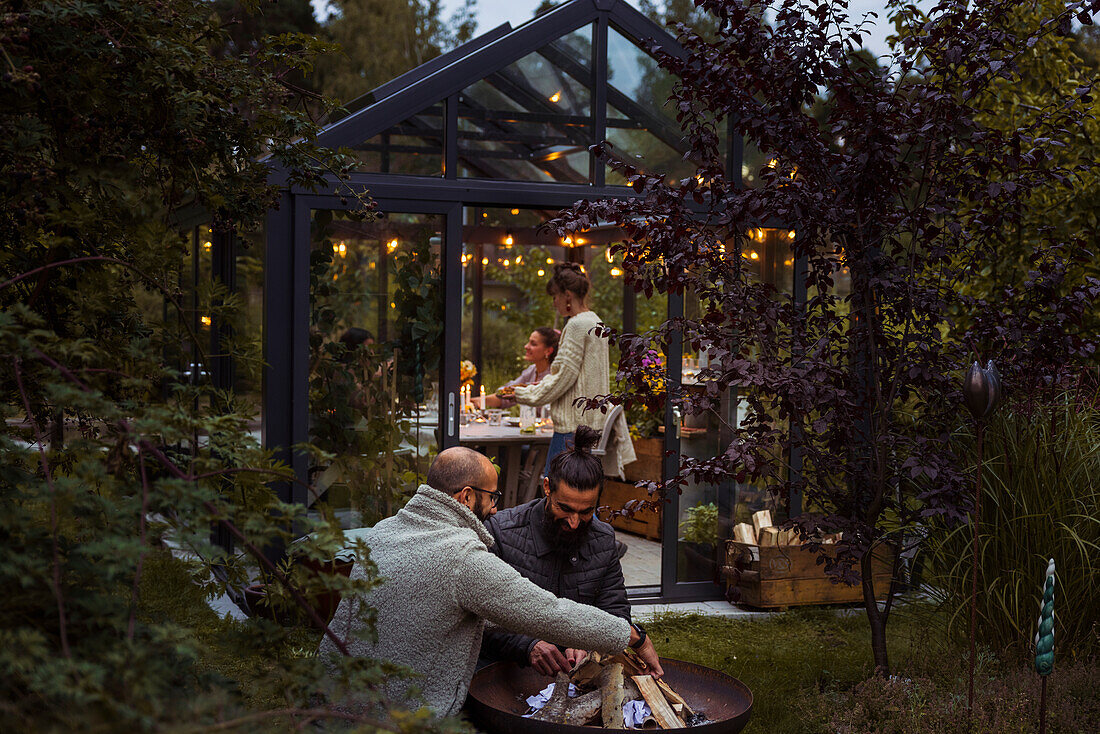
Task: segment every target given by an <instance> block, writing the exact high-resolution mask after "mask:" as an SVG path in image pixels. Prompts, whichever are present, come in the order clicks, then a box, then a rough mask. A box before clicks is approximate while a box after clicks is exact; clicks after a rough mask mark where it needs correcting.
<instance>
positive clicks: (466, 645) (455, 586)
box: [320, 485, 630, 715]
mask: <svg viewBox="0 0 1100 734" xmlns="http://www.w3.org/2000/svg"><path fill="white" fill-rule="evenodd" d="M363 538H364V540H365V541H366V543H367V545H368V546H369V547H370V551H371V559H372V560H373V561H374V563H375V565H376V566H377V567H378V575H379V576H380V577H382V578H383V579H384V581H383V583H382V584H381V585H379V586H378V587H376V588H375V589H372V590H371V591H370V592H369V593H368V594H367V595H366V598H360V597H353V598H347V599H344V600H342V601H341V602H340V606H339V607H338V608H337V609H336V615H335V617H334V618H333V620H332V623H331V625H330V626H331V627H332V630H333V631H334V632H335V633H336V634H338V635H340V636H341V637H345V638H346V637H348V636H349V633H351V632H353V631H354V630H356V629H358V628H359V627H360V623H359V620H358V611H359V605H360V603H362V602H366V603H367V604H368V605H369V606H371V607H373V608H374V609H375V610H376V611H377V623H376V630H377V632H378V642H377V643H376V644H371V643H370V642H369V641H368V640H364V639H358V638H351V639H348V640H347V643H348V646H349V648H350V649H351V652H352V654H354V655H362V656H370V657H373V658H375V659H381V660H389V661H391V662H393V663H397V664H399V665H403V666H405V667H407V668H410V669H412V670H413V671H414V672H415V673H416V674H417V678H415V679H413V680H408V679H402V678H392V679H390V680H388V681H387V683H386V686H385V693H386V695H387V696H388V697H389V698H390V699H391V700H393V701H394V702H395V703H399V702H403V701H406V700H408V699H409V692H410V691H409V689H410V688H411V687H417V688H419V689H420V691H421V692H422V693H423V696H424V700H425V701H426V702H427V704H428V706H429V707H430V708H431V709H432V710H433V711H435V712H436V713H437V714H440V715H449V714H454V713H457V712H458V710H459V709H460V708H461V707H462V704H463V702H464V701H465V700H466V691H467V689H468V688H469V685H470V679H471V678H472V677H473V675H474V668H475V666H476V665H477V657H478V652H479V650H480V649H481V635H482V631H483V628H484V626H485V622H486V620H488V621H489V622H492V623H494V624H496V625H499V626H502V627H506V628H508V629H511V630H516V631H518V632H522V633H524V634H528V635H532V636H535V637H538V638H540V639H544V640H547V641H549V642H553V643H555V644H559V645H564V646H566V647H573V648H577V649H582V650H598V651H600V652H613V651H620V650H622V649H623V647H625V646H626V644H627V642H628V641H629V640H630V625H629V624H628V623H627V621H626V620H625V619H622V618H621V617H616V616H613V615H611V614H608V613H607V612H604V611H601V610H599V609H597V608H595V607H590V606H586V605H583V604H578V603H576V602H573V601H569V600H568V599H559V598H557V597H556V596H554V595H553V594H551V593H550V592H548V591H545V590H543V589H541V588H539V587H538V586H536V585H535V584H533V583H532V582H530V581H528V580H527V579H525V578H523V576H521V575H520V573H519V572H518V571H516V570H515V569H514V568H512V567H511V566H509V565H508V564H507V563H505V562H504V561H502V560H501V559H500V558H498V557H497V556H495V555H494V554H492V553H490V552H489V546H490V545H492V543H493V536H492V535H490V534H489V531H488V530H487V529H486V528H485V525H484V524H482V522H481V521H480V520H478V519H477V517H476V516H475V515H474V514H473V512H471V511H470V509H469V508H467V507H466V506H465V505H462V504H461V503H459V502H458V501H456V500H455V499H454V498H453V497H451V496H450V495H447V494H444V493H443V492H439V491H437V490H435V489H432V488H431V487H429V486H427V485H421V486H420V488H419V489H418V490H417V492H416V494H415V495H413V498H412V499H411V500H409V502H408V504H407V505H405V507H404V509H402V510H401V511H400V512H398V513H397V514H396V515H394V516H393V517H389V518H386V519H385V520H382V521H381V522H379V523H378V524H377V525H375V526H374V527H373V528H371V529H370V530H369V531H367V532H366V533H365V534H364V535H363ZM363 576H364V572H363V569H362V568H360V567H359V566H358V565H357V566H356V567H355V569H353V571H352V577H353V578H362V577H363ZM320 653H321V655H322V657H328V656H331V655H339V654H340V653H339V652H338V651H337V650H336V646H335V645H333V644H332V642H331V641H330V640H329V639H328V638H327V637H326V638H324V639H323V640H322V642H321V648H320ZM409 702H410V703H411V705H412V706H413V708H417V707H418V705H417V703H416V702H415V700H411V701H409Z"/></svg>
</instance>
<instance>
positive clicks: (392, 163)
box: [352, 103, 445, 176]
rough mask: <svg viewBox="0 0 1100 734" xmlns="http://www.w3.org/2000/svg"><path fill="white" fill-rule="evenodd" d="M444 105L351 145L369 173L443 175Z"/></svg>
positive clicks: (423, 111) (420, 113) (360, 167)
mask: <svg viewBox="0 0 1100 734" xmlns="http://www.w3.org/2000/svg"><path fill="white" fill-rule="evenodd" d="M443 110H444V104H443V103H440V104H436V105H432V106H431V107H428V108H426V109H424V110H422V111H421V112H419V113H418V114H415V115H413V116H412V117H410V118H408V119H407V120H405V121H404V122H401V123H398V124H397V125H394V126H393V127H391V128H390V129H389V130H386V131H385V132H383V133H380V134H378V135H375V136H374V137H373V138H370V139H368V140H367V141H365V142H362V143H359V144H358V145H354V146H352V149H353V150H354V151H355V152H356V154H357V155H358V156H359V159H360V161H361V164H360V165H359V166H358V167H357V170H359V171H363V172H367V173H399V174H408V175H417V176H442V175H443V136H444V120H445V116H444V114H443Z"/></svg>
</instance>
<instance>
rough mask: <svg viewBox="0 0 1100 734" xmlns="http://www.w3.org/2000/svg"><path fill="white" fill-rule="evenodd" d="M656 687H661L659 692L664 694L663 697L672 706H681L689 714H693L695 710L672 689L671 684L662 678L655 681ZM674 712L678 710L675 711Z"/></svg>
mask: <svg viewBox="0 0 1100 734" xmlns="http://www.w3.org/2000/svg"><path fill="white" fill-rule="evenodd" d="M657 687H658V688H660V689H661V693H663V694H665V698H667V699H668V702H669V703H670V704H672V705H673V707H676V706H682V707H684V709H685V710H686V711H687V712H688V715H689V716H694V715H695V712H694V711H693V710H692V709H691V706H688V702H687V701H685V700H684V697H683V696H681V695H680V694H679V693H677V692H676V691H674V690H672V686H670V685H669V684H668V683H665V681H664V679H663V678H662V679H660V680H658V681H657ZM676 713H680V712H679V711H677V712H676Z"/></svg>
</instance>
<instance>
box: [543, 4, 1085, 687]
mask: <svg viewBox="0 0 1100 734" xmlns="http://www.w3.org/2000/svg"><path fill="white" fill-rule="evenodd" d="M696 4H697V5H698V6H699V7H701V8H703V9H705V10H707V11H708V12H710V13H711V14H713V15H714V16H715V17H716V18H717V19H718V23H717V28H718V31H717V34H716V37H714V38H712V39H711V40H704V39H702V38H700V37H698V36H696V35H694V34H693V33H692V32H691V29H689V28H687V27H684V26H680V27H679V28H678V29H677V30H678V31H679V32H680V34H681V41H682V43H683V44H684V46H685V48H686V49H687V55H686V57H685V58H683V59H678V58H672V57H669V56H665V55H662V54H661V52H660V51H659V50H658V49H656V48H654V49H653V52H654V53H655V54H656V55H657V56H658V57H659V58H661V62H662V65H663V66H665V67H666V68H667V69H669V70H670V71H671V72H673V73H674V74H676V75H677V76H678V77H679V78H680V80H681V82H680V83H679V85H678V86H677V87H676V90H675V92H674V95H673V98H672V99H671V101H670V104H673V105H675V109H676V111H677V115H678V118H679V120H680V122H681V123H682V125H683V127H684V130H685V131H686V135H687V136H688V139H689V140H690V143H691V151H690V153H689V154H688V155H689V156H690V157H692V158H693V159H694V160H696V161H698V162H699V164H700V166H699V171H698V175H697V176H695V177H692V178H687V179H684V180H680V181H675V180H665V179H664V178H663V177H662V176H661V175H660V174H659V173H654V172H646V171H643V170H641V169H639V168H637V167H635V166H633V165H631V164H628V163H624V162H622V161H618V160H616V159H615V155H614V154H615V151H614V150H612V149H610V147H609V146H606V145H605V146H597V147H598V149H599V152H600V153H601V154H603V155H605V156H606V157H607V158H608V159H609V161H610V162H611V165H613V166H614V167H615V168H616V169H617V170H619V171H620V172H621V173H622V174H623V175H624V176H625V177H626V178H627V180H628V181H629V182H630V184H631V186H632V187H633V189H634V190H635V192H636V193H637V194H638V195H639V198H637V199H634V200H631V201H595V202H589V201H582V202H579V203H578V204H577V205H575V206H574V207H573V208H572V209H571V210H570V211H569V212H567V213H566V214H565V215H563V217H562V218H561V219H559V220H557V222H556V226H557V227H558V229H559V231H560V232H561V233H562V234H566V233H574V232H578V231H583V230H585V229H588V228H590V227H593V226H596V224H597V223H599V222H612V223H615V224H617V225H619V226H620V227H621V228H623V230H624V231H625V233H626V240H625V241H624V242H623V243H622V245H621V246H620V250H621V252H622V255H623V259H624V263H625V266H626V270H627V274H628V278H630V282H632V283H633V287H634V288H635V290H636V291H638V292H646V293H649V292H653V291H657V292H664V293H677V294H688V295H692V296H693V297H695V298H697V299H698V302H699V304H700V306H699V309H698V313H697V315H693V316H692V317H685V318H682V319H674V320H670V321H668V322H666V323H665V324H663V325H662V326H661V327H660V328H659V329H658V330H657V331H656V332H654V333H650V334H641V335H633V334H619V333H614V332H612V331H611V330H608V333H609V335H610V336H611V337H612V338H613V339H614V340H616V341H617V342H618V343H619V345H620V347H621V349H622V351H623V357H622V359H621V361H620V378H621V379H623V380H624V381H625V383H626V384H627V385H629V386H630V388H629V390H628V391H627V393H626V394H624V395H617V396H605V397H603V398H601V399H600V400H595V401H591V402H592V403H593V404H597V403H601V402H609V401H611V402H616V401H620V400H626V401H628V402H631V401H641V402H645V403H647V404H648V405H650V406H651V407H653V406H655V405H657V404H658V403H660V402H661V401H663V400H666V399H667V400H671V401H674V403H676V404H677V405H679V406H680V407H681V408H682V410H683V412H684V414H686V415H696V414H701V413H714V414H717V415H719V416H721V415H722V413H721V412H720V410H719V408H720V404H721V398H722V395H723V394H725V393H726V392H727V391H730V390H734V391H736V393H737V395H738V397H739V398H740V399H741V400H743V401H744V404H745V407H746V409H747V413H746V414H745V415H746V417H744V418H743V419H742V420H741V421H740V424H739V425H737V426H735V427H733V428H734V429H735V432H734V436H735V438H734V440H733V441H732V442H731V443H729V444H728V445H726V446H723V447H722V450H721V452H720V453H719V454H718V455H716V456H713V457H709V458H702V459H694V458H683V459H682V460H681V471H680V474H679V476H678V477H676V478H674V479H672V480H670V481H669V482H668V484H667V485H666V486H664V487H662V489H663V491H666V492H668V491H676V490H677V488H678V487H679V486H681V485H683V484H684V483H685V482H686V481H687V480H688V479H695V480H696V481H700V482H707V483H717V482H719V481H729V480H731V479H732V480H735V481H737V482H752V483H754V484H756V485H760V486H766V487H767V488H768V489H770V490H771V491H773V492H775V493H777V495H779V496H781V497H787V496H790V493H792V492H794V493H798V494H800V495H801V496H802V498H803V501H804V505H805V508H806V511H805V512H804V513H803V514H802V515H800V516H798V517H796V518H794V519H793V520H792V521H791V525H793V526H795V527H798V528H799V529H800V530H801V531H802V533H803V535H804V537H805V538H806V540H807V542H808V543H809V544H810V545H811V546H812V547H814V548H815V549H816V548H819V547H820V545H819V544H818V543H817V541H816V540H815V539H816V538H817V537H818V536H817V535H815V533H816V532H818V531H823V532H826V533H838V532H842V533H843V540H842V542H841V543H840V544H839V547H838V554H837V557H836V559H835V560H829V561H828V563H827V564H826V565H827V569H826V570H827V571H828V573H830V574H831V575H833V576H834V577H836V578H837V579H839V580H841V581H847V582H850V583H861V584H862V588H863V596H864V600H865V607H866V611H867V617H868V620H869V622H870V628H871V643H872V648H873V655H874V663H875V668H876V671H877V672H879V673H880V674H886V673H887V672H888V671H889V660H888V656H887V648H886V623H887V618H888V614H889V603H887V605H886V606H885V608H881V607H880V606H879V605H878V604H877V603H876V602H875V598H876V594H878V593H879V592H881V589H879V590H876V589H875V583H874V579H873V578H872V576H871V573H870V569H871V551H872V550H873V549H875V548H876V547H877V546H879V545H880V544H883V543H892V544H895V545H899V544H904V543H907V542H912V541H913V539H914V538H918V537H919V532H920V528H921V526H922V524H923V523H925V522H926V521H927V520H929V519H930V518H933V517H938V518H941V519H945V520H947V521H953V522H961V521H964V520H965V519H966V518H967V515H968V512H969V511H970V509H971V501H972V496H973V493H972V491H971V485H970V482H969V481H968V479H967V476H968V471H969V469H970V468H969V467H967V466H965V465H964V464H963V462H961V461H960V459H959V457H958V456H957V455H956V453H955V452H954V451H953V448H952V436H953V434H954V433H955V432H956V431H957V429H958V427H959V425H960V413H959V406H960V398H959V387H960V384H961V370H962V369H963V368H964V367H965V366H966V365H967V364H968V363H969V361H972V360H973V359H977V358H982V359H983V360H984V359H985V358H987V357H995V358H997V359H998V360H999V361H1000V362H1002V363H1005V364H1012V365H1021V366H1022V365H1036V364H1038V362H1037V357H1039V356H1044V354H1043V353H1044V350H1046V349H1049V348H1050V345H1051V344H1054V343H1057V344H1058V345H1060V346H1059V349H1060V350H1061V351H1060V352H1059V353H1058V355H1057V360H1058V363H1059V366H1060V367H1062V368H1072V367H1073V366H1074V364H1076V363H1079V361H1080V360H1087V359H1089V358H1091V355H1092V354H1094V351H1091V347H1089V346H1088V345H1089V344H1091V343H1092V342H1091V341H1089V340H1088V339H1087V338H1085V337H1082V336H1080V335H1073V336H1072V338H1070V337H1069V336H1068V335H1069V334H1070V332H1071V331H1072V330H1073V328H1074V325H1075V324H1077V323H1079V322H1080V318H1079V317H1080V315H1081V314H1082V313H1087V312H1088V309H1090V308H1092V306H1093V304H1094V303H1095V301H1096V298H1097V295H1098V292H1100V291H1098V288H1097V282H1096V281H1095V280H1093V279H1089V278H1088V277H1087V276H1085V275H1084V274H1083V273H1082V271H1081V270H1080V268H1077V269H1075V267H1074V266H1072V264H1070V265H1067V264H1066V262H1065V259H1064V258H1062V257H1061V256H1060V253H1061V252H1063V251H1066V250H1074V249H1075V250H1077V251H1080V249H1081V243H1080V242H1077V243H1074V242H1053V241H1049V240H1046V239H1043V237H1042V233H1028V235H1029V241H1033V242H1034V243H1035V246H1036V254H1035V256H1034V257H1035V262H1037V263H1043V265H1042V267H1041V268H1039V269H1037V270H1036V271H1035V272H1034V273H1033V274H1032V276H1029V277H1030V281H1031V282H1032V284H1039V285H1040V286H1042V287H1041V288H1038V289H1036V288H1031V289H1027V288H1025V284H1024V283H1005V284H1004V287H1005V288H1006V289H1007V291H1006V296H1007V297H1006V298H1004V299H1003V300H1000V301H996V300H990V299H986V300H982V301H977V300H975V299H973V298H970V297H968V296H966V295H965V293H966V289H965V288H964V286H965V285H966V283H967V282H968V279H970V278H972V277H974V276H975V274H977V273H979V272H980V271H981V269H982V266H983V263H986V262H988V261H989V260H990V259H991V258H996V257H997V253H998V249H999V247H1001V246H1003V245H1005V244H1006V243H1009V242H1011V243H1012V244H1013V246H1014V247H1018V246H1019V242H1020V231H1019V230H1020V226H1019V223H1020V216H1021V211H1024V210H1025V209H1026V207H1027V205H1028V201H1029V197H1031V196H1032V195H1033V194H1035V192H1039V191H1042V190H1048V189H1049V188H1050V187H1058V186H1073V185H1076V184H1077V183H1078V182H1079V181H1081V180H1082V179H1081V175H1082V174H1083V173H1084V172H1085V170H1086V169H1087V167H1088V166H1089V165H1091V162H1090V161H1086V162H1084V163H1082V162H1079V161H1078V162H1072V163H1069V164H1067V163H1065V161H1066V160H1067V159H1066V156H1064V155H1063V156H1060V157H1058V158H1056V157H1055V156H1054V155H1053V154H1052V151H1053V149H1054V147H1055V146H1059V145H1062V144H1063V143H1062V141H1064V140H1070V139H1072V134H1071V133H1072V131H1074V130H1076V129H1078V126H1079V124H1080V122H1081V120H1082V118H1083V116H1084V115H1086V114H1088V108H1089V105H1090V104H1091V102H1092V100H1091V97H1090V96H1089V95H1090V94H1091V92H1092V88H1091V85H1088V84H1086V85H1083V86H1081V87H1080V88H1077V89H1075V90H1073V91H1072V92H1071V93H1070V94H1060V93H1058V92H1057V91H1056V90H1055V91H1052V92H1051V94H1050V96H1049V98H1048V99H1047V100H1046V102H1047V104H1045V105H1044V106H1042V107H1041V108H1039V109H1031V110H1029V114H1028V115H1025V116H1021V123H1020V124H1019V125H1018V126H1016V127H1014V128H1013V129H1010V130H1009V131H1007V132H1005V131H1004V130H1003V129H999V130H998V129H993V128H991V127H988V126H986V125H983V124H982V122H981V121H980V120H981V114H980V113H981V112H982V110H984V109H987V108H988V105H989V103H990V93H991V90H996V89H998V88H1002V87H1004V86H1005V85H1011V84H1012V83H1013V82H1014V80H1016V78H1017V75H1018V74H1019V68H1020V67H1019V64H1018V60H1019V58H1020V55H1021V54H1024V53H1027V51H1028V49H1030V48H1032V47H1033V46H1034V44H1035V43H1037V42H1039V41H1041V40H1042V39H1043V38H1044V37H1046V36H1048V35H1049V34H1058V33H1062V34H1064V33H1068V32H1069V31H1070V29H1071V25H1072V23H1073V22H1074V21H1075V19H1078V20H1079V21H1080V22H1091V21H1090V19H1089V14H1088V13H1089V12H1090V11H1091V12H1095V11H1096V10H1097V8H1098V7H1100V2H1097V1H1096V0H1092V1H1091V2H1072V3H1065V4H1063V5H1061V6H1059V7H1058V8H1057V12H1056V13H1055V14H1054V15H1053V16H1052V17H1050V18H1047V19H1045V20H1043V21H1042V22H1039V23H1036V24H1034V25H1032V26H1029V27H1023V28H1021V27H1018V25H1019V24H1014V22H1010V21H1012V19H1013V18H1014V17H1015V16H1014V15H1013V11H1014V9H1015V8H1016V7H1017V6H1018V5H1019V2H1018V0H990V1H989V2H981V3H967V2H958V1H955V0H944V1H943V2H941V3H940V4H939V5H937V6H936V7H935V8H934V9H932V10H931V11H929V12H928V14H927V15H924V14H921V13H920V12H919V11H917V10H916V9H915V8H914V7H912V6H903V5H902V4H900V3H897V4H896V5H895V6H894V8H893V12H894V13H895V17H896V21H897V27H898V28H899V39H898V42H897V44H896V46H895V48H896V50H895V52H894V55H893V57H892V58H889V59H885V60H883V61H884V62H885V63H882V64H881V65H880V64H878V63H875V62H872V61H870V60H869V59H868V57H867V56H866V54H860V53H857V51H858V50H859V48H860V46H861V43H862V39H861V32H862V31H863V28H862V26H861V23H860V22H854V21H852V20H850V19H849V17H848V14H847V3H846V2H845V1H844V0H840V1H839V2H825V1H824V0H821V1H819V2H818V1H806V0H801V1H800V0H782V1H780V0H696ZM727 123H728V124H730V125H731V128H732V130H733V132H734V134H736V135H741V136H744V138H745V139H746V140H747V141H751V142H752V143H753V144H754V145H755V146H756V148H758V149H759V150H760V151H762V153H763V158H762V160H763V161H764V165H762V166H761V167H760V168H759V170H753V171H751V173H752V175H753V178H754V181H753V183H752V184H751V185H745V183H744V181H743V179H742V176H741V172H740V171H735V172H734V176H733V177H732V178H731V177H730V176H729V175H728V174H727V170H726V165H725V161H724V157H723V155H722V153H723V150H722V149H721V142H720V140H721V138H720V135H719V130H720V128H721V126H722V125H725V124H727ZM1014 223H1015V224H1016V226H1015V227H1014V226H1013V225H1014ZM767 227H782V228H783V229H784V230H790V231H792V232H793V233H794V236H793V239H791V240H790V247H791V251H792V255H791V256H792V258H793V259H796V260H797V261H798V263H799V268H798V270H796V272H800V273H803V274H804V275H803V276H802V277H800V278H799V282H798V283H796V286H795V288H794V291H793V292H790V293H788V292H780V291H778V290H777V289H776V288H775V287H774V286H772V285H769V284H767V283H764V282H762V281H761V280H759V279H758V278H756V277H755V276H754V274H753V269H752V267H751V264H752V263H751V261H750V260H749V258H748V251H749V249H750V248H749V245H750V244H751V243H750V238H751V236H752V235H751V233H753V232H755V231H756V230H757V229H758V228H767ZM1033 234H1034V235H1035V236H1034V237H1032V235H1033ZM1044 268H1045V270H1044ZM840 274H842V275H843V277H844V278H845V279H848V280H850V288H846V289H843V290H841V289H838V288H837V279H838V275H840ZM1025 300H1026V301H1027V306H1028V308H1029V310H1028V311H1027V312H1026V313H1022V314H1021V313H1014V312H1013V311H1012V309H1013V308H1014V307H1015V306H1017V305H1020V304H1022V303H1024V302H1025ZM1050 314H1063V315H1064V316H1065V317H1064V318H1058V319H1051V318H1050ZM1075 314H1076V316H1075ZM1033 327H1034V328H1033ZM1006 330H1009V331H1011V332H1012V333H1018V334H1022V335H1024V337H1028V338H1020V339H1018V340H1016V341H1010V340H1009V339H1008V338H1007V334H1008V331H1006ZM1029 335H1035V336H1036V338H1030V336H1029ZM1061 335H1067V338H1066V339H1062V338H1061ZM1039 337H1042V338H1039ZM679 341H682V343H683V344H684V346H685V349H687V350H689V351H696V352H698V351H703V350H705V352H706V354H707V355H708V361H709V366H707V367H706V368H704V369H702V370H701V371H700V374H699V375H698V378H697V386H696V387H694V388H692V389H690V390H685V389H682V388H674V389H672V390H669V391H668V392H667V394H664V393H661V394H655V393H654V392H653V388H652V387H651V386H652V385H653V384H655V382H656V381H654V380H652V379H649V380H647V379H646V377H647V370H646V368H645V367H644V366H643V365H642V362H641V358H642V356H643V355H644V353H645V351H646V349H648V348H649V347H650V346H652V345H653V344H654V343H658V344H661V343H664V344H671V343H676V342H679ZM1045 356H1047V357H1049V356H1051V355H1050V354H1047V355H1045ZM983 363H984V362H983ZM1046 363H1049V359H1048V360H1047V362H1046ZM649 377H650V378H651V377H652V375H649ZM1009 377H1010V376H1009ZM1006 381H1007V380H1006ZM662 384H663V383H662ZM1008 386H1009V387H1011V382H1009V385H1008ZM661 389H662V390H663V389H664V388H663V387H662V388H661ZM792 455H795V456H800V457H801V461H800V462H799V463H797V464H796V465H794V466H792V467H790V471H788V470H787V469H788V466H787V465H788V462H789V458H790V457H791V456H792Z"/></svg>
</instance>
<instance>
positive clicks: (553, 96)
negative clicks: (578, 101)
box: [550, 90, 561, 104]
mask: <svg viewBox="0 0 1100 734" xmlns="http://www.w3.org/2000/svg"><path fill="white" fill-rule="evenodd" d="M560 99H561V90H558V91H557V92H554V93H553V94H551V95H550V101H551V102H553V103H554V104H557V103H558V101H559V100H560Z"/></svg>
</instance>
